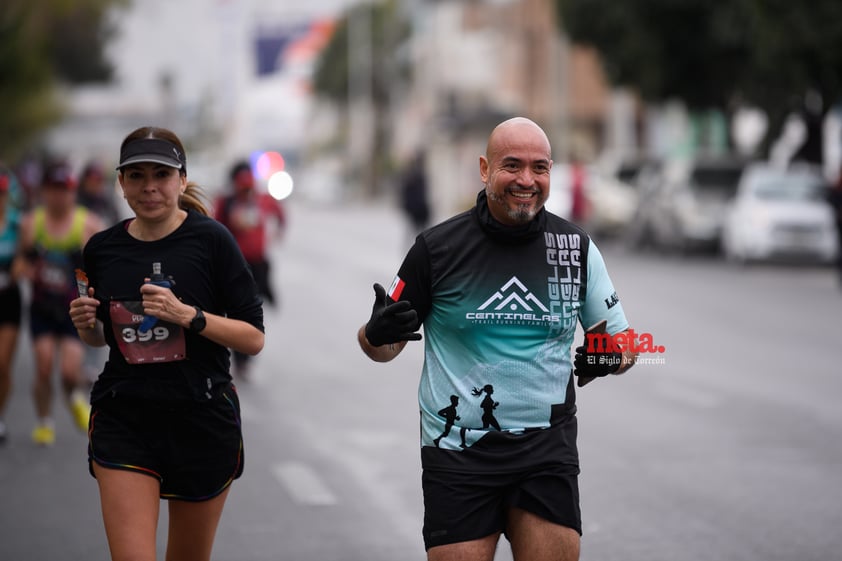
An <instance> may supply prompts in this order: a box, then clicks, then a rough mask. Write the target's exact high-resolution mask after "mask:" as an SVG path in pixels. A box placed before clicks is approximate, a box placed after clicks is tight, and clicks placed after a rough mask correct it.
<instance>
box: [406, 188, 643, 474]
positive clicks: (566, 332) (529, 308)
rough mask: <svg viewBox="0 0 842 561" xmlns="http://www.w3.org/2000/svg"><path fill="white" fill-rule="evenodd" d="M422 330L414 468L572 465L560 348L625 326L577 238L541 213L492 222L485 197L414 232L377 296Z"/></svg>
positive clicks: (580, 234)
mask: <svg viewBox="0 0 842 561" xmlns="http://www.w3.org/2000/svg"><path fill="white" fill-rule="evenodd" d="M389 296H390V298H391V299H392V300H395V301H397V300H408V301H410V302H411V303H412V306H413V308H415V310H416V311H417V312H418V317H419V322H420V323H421V324H423V328H424V331H423V332H424V367H423V371H422V374H421V380H420V384H419V390H418V399H419V406H420V411H421V446H422V448H421V457H422V465H423V467H424V468H425V469H440V470H450V471H464V472H469V473H478V472H483V473H506V472H514V471H519V470H522V469H529V468H530V467H533V466H537V465H541V464H547V463H564V464H574V465H578V451H577V447H576V417H575V414H576V405H575V402H576V397H575V391H574V383H573V380H572V367H571V365H572V361H571V356H570V353H571V351H570V349H571V345H572V343H573V342H574V341H573V339H574V334H575V331H576V326H577V323H581V324H583V325H584V326H585V327H587V326H590V325H592V324H594V323H596V322H597V321H600V320H602V319H606V320H607V321H608V325H607V331H608V332H609V333H612V334H613V333H617V332H619V331H623V330H624V329H627V328H628V323H627V321H626V317H625V314H624V312H623V308H622V305H621V303H620V301H619V298H618V297H617V295H616V293H615V290H614V287H613V284H612V283H611V279H610V278H609V276H608V273H607V271H606V268H605V263H604V261H603V259H602V255H601V254H600V252H599V250H598V249H597V247H596V245H595V244H594V243H593V242H592V241H591V240H590V238H589V237H588V235H587V234H586V233H585V232H584V231H583V230H582V229H580V228H579V227H577V226H575V225H574V224H571V223H570V222H568V221H567V220H564V219H563V218H560V217H558V216H555V215H553V214H551V213H549V212H547V211H545V210H541V211H540V212H539V214H538V215H537V216H536V217H535V219H534V220H532V221H531V222H530V223H529V224H528V225H525V226H517V227H509V226H504V225H503V224H501V223H499V222H497V221H496V220H494V219H493V218H492V217H491V215H490V213H489V211H488V205H487V202H486V198H485V192H484V191H483V192H480V193H479V195H478V197H477V205H476V206H475V207H474V208H472V209H471V210H469V211H466V212H464V213H462V214H459V215H457V216H454V217H453V218H451V219H449V220H447V221H445V222H443V223H441V224H439V225H437V226H434V227H432V228H430V229H428V230H426V231H424V232H422V233H421V234H420V235H419V236H418V237H417V238H416V241H415V244H414V245H413V247H412V248H411V249H410V250H409V252H408V254H407V256H406V258H405V259H404V262H403V264H402V265H401V267H400V269H399V270H398V274H397V276H396V277H395V279H394V280H393V282H392V285H391V286H390V288H389Z"/></svg>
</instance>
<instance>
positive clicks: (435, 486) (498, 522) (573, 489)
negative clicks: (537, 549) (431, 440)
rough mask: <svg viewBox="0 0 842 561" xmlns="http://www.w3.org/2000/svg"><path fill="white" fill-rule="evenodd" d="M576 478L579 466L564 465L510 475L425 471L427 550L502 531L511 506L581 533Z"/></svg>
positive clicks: (423, 475)
mask: <svg viewBox="0 0 842 561" xmlns="http://www.w3.org/2000/svg"><path fill="white" fill-rule="evenodd" d="M578 475H579V467H578V466H576V465H564V464H554V465H547V466H541V467H537V468H535V469H534V470H532V471H529V472H519V473H509V474H468V473H456V472H443V471H431V470H427V469H425V470H424V472H423V474H422V478H421V479H422V486H423V489H424V531H423V533H424V545H425V547H426V549H430V548H431V547H435V546H438V545H446V544H451V543H458V542H465V541H471V540H476V539H480V538H483V537H485V536H489V535H491V534H495V533H497V532H505V531H506V519H507V515H508V511H509V509H510V508H512V507H517V508H521V509H523V510H526V511H528V512H531V513H533V514H535V515H537V516H540V517H541V518H544V519H545V520H549V521H550V522H553V523H555V524H559V525H561V526H567V527H569V528H573V529H574V530H576V531H577V532H578V533H579V534H581V533H582V521H581V515H580V512H579V480H578Z"/></svg>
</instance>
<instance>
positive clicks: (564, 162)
mask: <svg viewBox="0 0 842 561" xmlns="http://www.w3.org/2000/svg"><path fill="white" fill-rule="evenodd" d="M305 4H306V5H305ZM840 21H842V5H840V4H839V3H838V2H836V1H834V0H816V1H814V2H810V3H806V4H800V3H786V2H778V1H775V0H735V1H727V2H725V1H715V2H710V1H706V0H686V1H684V2H665V1H662V0H628V1H626V2H622V3H619V4H618V3H616V2H610V1H608V0H464V1H427V0H403V1H398V0H371V1H355V0H318V1H313V2H307V3H301V5H297V6H290V5H289V3H279V2H270V1H267V0H213V1H211V0H184V1H181V2H178V3H170V2H166V1H164V0H144V1H139V0H134V1H131V0H80V1H77V2H65V1H62V0H39V1H37V2H30V1H28V0H9V1H8V2H6V3H5V4H4V9H3V13H2V14H0V37H2V51H1V52H0V74H2V76H3V80H2V82H0V99H2V100H3V106H4V110H3V112H2V115H0V160H2V161H3V162H5V164H6V165H7V167H8V168H9V169H10V170H13V171H14V173H15V175H16V183H17V185H19V188H18V189H19V194H18V195H17V196H16V199H15V200H17V201H18V203H19V204H21V205H23V206H24V207H29V206H31V205H32V204H33V202H34V201H35V199H36V195H37V194H36V192H35V191H36V190H37V185H38V183H39V170H40V167H41V165H42V163H43V161H44V160H45V159H47V158H54V157H61V158H63V159H66V160H68V161H70V162H71V163H73V165H74V166H75V168H76V169H77V171H78V173H79V175H80V176H82V175H86V174H88V175H89V176H90V177H99V178H101V179H103V180H104V181H105V183H107V184H108V185H109V186H111V185H113V180H114V173H113V171H112V170H113V168H114V159H115V157H116V149H115V146H116V143H117V142H118V139H119V138H121V137H122V135H123V134H124V133H125V131H127V130H131V129H132V128H134V127H136V126H138V125H142V124H147V123H155V124H160V125H162V126H166V127H169V128H171V129H172V130H175V131H178V132H179V134H181V135H182V137H183V138H186V139H187V143H188V152H189V154H190V155H191V176H192V178H193V179H195V180H196V181H198V182H199V183H200V184H201V185H203V186H204V187H206V188H208V189H210V190H211V191H212V192H213V191H215V190H221V189H222V188H223V187H224V185H225V182H226V179H227V175H226V174H227V170H228V167H229V166H230V165H231V164H232V162H234V161H236V160H237V159H239V158H242V157H243V156H245V155H248V157H249V159H250V160H251V162H252V163H253V164H254V165H255V168H256V173H257V176H258V180H259V182H260V185H261V186H262V188H263V189H264V190H269V187H270V183H269V178H270V177H272V176H273V175H274V174H275V173H277V172H284V173H285V175H284V177H283V180H280V179H278V180H277V184H276V185H274V193H273V194H274V195H275V196H276V198H283V197H286V196H288V195H289V194H290V193H291V192H292V186H293V184H294V185H295V190H296V197H297V198H300V199H302V200H309V201H315V202H317V203H324V204H333V203H336V202H341V201H344V200H348V199H369V198H375V197H393V198H395V199H397V198H398V197H399V196H400V194H401V189H400V185H401V183H402V179H403V176H404V175H405V171H406V170H410V169H412V168H413V167H414V168H415V170H416V171H414V172H413V173H416V175H417V173H418V172H417V169H418V165H417V160H418V155H419V154H423V161H422V162H421V168H420V169H421V171H422V172H423V173H424V174H425V176H426V181H425V184H426V185H428V186H429V192H428V193H426V197H427V199H428V201H429V204H428V208H426V209H425V211H424V213H425V215H426V216H427V219H428V220H434V219H436V218H440V217H444V216H447V215H449V214H451V213H452V212H453V211H454V210H458V209H461V208H464V207H466V206H468V205H469V204H470V202H471V201H472V200H473V195H474V193H475V192H476V190H477V189H478V187H479V185H478V184H477V179H476V172H475V167H476V165H475V159H476V155H478V154H480V153H481V152H482V151H483V150H484V144H483V143H484V139H485V138H486V136H487V132H488V130H489V129H490V128H491V126H493V124H495V123H497V122H499V121H500V120H501V119H503V118H505V117H508V116H511V115H516V114H519V115H526V116H529V117H531V118H533V119H534V120H536V121H537V122H538V123H539V124H541V125H542V126H543V127H544V128H545V129H546V130H547V131H549V132H550V136H551V140H552V142H553V147H554V159H555V161H556V168H555V169H554V172H555V173H554V184H555V187H554V190H555V193H554V197H553V200H552V201H551V204H550V208H551V209H553V210H555V211H556V212H558V213H560V214H562V215H565V216H568V217H570V218H573V219H574V220H576V221H578V222H581V223H582V224H584V225H585V226H586V227H587V228H589V230H590V231H591V232H592V233H593V234H594V235H595V236H597V237H608V236H614V237H616V236H620V237H621V238H622V239H623V240H625V241H627V242H628V243H629V244H630V246H633V247H641V248H643V247H657V248H663V249H669V250H676V251H689V250H695V249H712V250H714V251H716V252H719V251H722V252H723V253H724V254H725V255H727V256H728V257H730V258H734V259H738V260H750V259H765V258H767V257H778V256H785V257H791V256H797V257H799V258H800V257H808V258H810V259H814V260H817V261H819V262H831V261H833V260H834V259H835V258H836V256H837V255H838V246H839V239H838V234H837V230H836V227H837V224H836V222H838V220H839V215H838V210H837V211H836V212H837V214H836V215H835V216H834V212H833V207H832V205H830V204H827V203H828V202H829V198H828V197H829V196H830V191H829V190H830V189H831V187H832V186H833V185H835V184H836V183H838V181H839V177H840V173H839V170H840V166H842V142H840V134H841V133H840V131H842V112H840V108H841V107H842V106H840V101H842V54H840V53H839V50H838V49H837V48H836V46H837V45H838V44H839V42H840V40H842V24H840V23H838V22H840ZM413 162H416V165H415V166H413V165H412V163H413ZM795 163H797V166H796V167H797V169H794V168H793V165H794V164H795ZM757 164H763V165H765V166H766V169H763V170H755V171H754V172H753V173H751V174H746V173H743V171H744V170H746V169H747V168H749V167H751V168H754V167H756V165H757ZM830 198H831V199H832V198H833V197H832V196H830ZM837 198H838V197H837ZM118 210H119V208H118ZM109 212H110V211H109ZM410 219H411V220H412V221H413V224H415V220H416V218H413V217H410Z"/></svg>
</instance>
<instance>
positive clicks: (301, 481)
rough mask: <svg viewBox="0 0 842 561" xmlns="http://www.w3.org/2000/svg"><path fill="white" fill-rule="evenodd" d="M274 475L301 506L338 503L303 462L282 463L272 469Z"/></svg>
mask: <svg viewBox="0 0 842 561" xmlns="http://www.w3.org/2000/svg"><path fill="white" fill-rule="evenodd" d="M272 473H273V475H274V476H275V477H276V478H277V479H278V481H280V482H281V485H283V487H284V488H285V489H286V491H287V492H288V493H289V494H290V496H291V497H292V499H293V500H294V501H295V502H296V503H298V504H301V505H314V506H330V505H335V504H336V503H337V502H338V501H337V499H336V495H334V494H333V493H332V492H331V490H330V489H328V487H327V485H325V483H324V482H323V481H322V479H321V478H320V477H319V476H318V474H317V473H316V472H315V471H314V470H313V469H312V468H310V467H309V466H308V465H307V464H303V463H301V462H282V463H280V464H276V465H274V466H273V467H272Z"/></svg>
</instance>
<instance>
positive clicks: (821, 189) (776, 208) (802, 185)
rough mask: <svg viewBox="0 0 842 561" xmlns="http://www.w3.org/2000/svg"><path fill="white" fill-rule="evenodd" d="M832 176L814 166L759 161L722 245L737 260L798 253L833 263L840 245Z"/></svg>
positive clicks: (729, 216) (743, 185) (746, 178)
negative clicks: (784, 166) (830, 197)
mask: <svg viewBox="0 0 842 561" xmlns="http://www.w3.org/2000/svg"><path fill="white" fill-rule="evenodd" d="M826 190H827V182H826V181H825V180H824V178H823V177H822V176H821V175H820V174H818V173H816V172H814V171H811V170H808V169H806V168H805V169H790V170H782V169H778V168H774V167H771V166H769V165H765V164H755V165H752V166H751V167H750V168H748V169H747V170H746V172H745V173H744V174H743V176H742V178H741V180H740V183H739V185H738V187H737V196H736V198H735V200H734V204H733V206H732V207H731V208H730V209H729V211H728V212H727V213H726V217H725V223H724V225H723V232H722V250H723V252H724V253H725V256H726V257H728V258H730V259H732V260H736V261H762V260H768V259H774V258H798V259H809V260H818V261H820V262H825V263H829V262H831V261H833V260H834V259H835V257H836V255H837V252H838V251H839V247H838V246H839V240H838V237H837V235H836V225H835V223H834V218H833V211H832V209H831V207H830V205H829V204H828V203H827V201H826V198H825V194H826Z"/></svg>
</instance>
